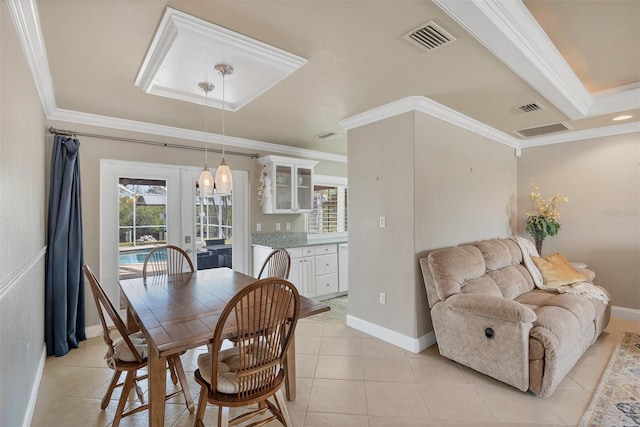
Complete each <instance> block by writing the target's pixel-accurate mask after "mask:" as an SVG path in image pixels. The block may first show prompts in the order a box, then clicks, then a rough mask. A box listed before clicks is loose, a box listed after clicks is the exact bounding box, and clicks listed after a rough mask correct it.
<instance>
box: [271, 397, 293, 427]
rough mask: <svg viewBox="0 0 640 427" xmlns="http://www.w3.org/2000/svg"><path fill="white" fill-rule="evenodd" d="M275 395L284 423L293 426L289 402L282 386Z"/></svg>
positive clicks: (286, 425) (287, 426)
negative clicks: (288, 406) (288, 407)
mask: <svg viewBox="0 0 640 427" xmlns="http://www.w3.org/2000/svg"><path fill="white" fill-rule="evenodd" d="M274 397H275V399H276V404H277V405H278V407H279V408H280V412H281V413H282V416H283V417H284V420H283V423H284V425H285V427H293V423H292V422H291V416H290V415H289V410H288V409H287V402H286V401H285V398H284V394H283V393H282V388H281V389H280V390H278V391H277V392H276V394H275V396H274Z"/></svg>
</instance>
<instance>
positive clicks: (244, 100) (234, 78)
mask: <svg viewBox="0 0 640 427" xmlns="http://www.w3.org/2000/svg"><path fill="white" fill-rule="evenodd" d="M306 62H307V60H306V59H304V58H301V57H299V56H296V55H294V54H291V53H289V52H286V51H284V50H282V49H279V48H276V47H273V46H270V45H268V44H266V43H263V42H260V41H258V40H255V39H252V38H250V37H246V36H244V35H242V34H238V33H235V32H233V31H230V30H228V29H226V28H223V27H220V26H218V25H215V24H212V23H211V22H208V21H205V20H202V19H200V18H196V17H194V16H191V15H188V14H186V13H183V12H180V11H177V10H175V9H171V8H167V10H166V11H165V14H164V16H163V18H162V21H161V22H160V25H159V27H158V30H157V31H156V34H155V36H154V38H153V41H152V43H151V46H150V48H149V50H148V52H147V55H146V57H145V59H144V62H143V64H142V67H141V68H140V71H139V72H138V76H137V78H136V82H135V84H136V85H137V86H140V87H141V88H143V89H144V90H145V92H147V93H151V94H154V95H159V96H164V97H168V98H173V99H178V100H181V101H187V102H192V103H197V104H204V103H205V94H204V92H203V91H202V90H201V89H200V88H199V87H198V83H199V82H203V81H207V82H210V83H213V84H214V85H215V89H214V90H213V91H212V92H210V93H209V99H208V103H209V105H210V106H212V107H217V108H222V98H223V93H222V92H223V90H222V89H223V84H222V83H223V82H222V75H221V74H219V73H218V72H217V71H216V70H215V68H214V67H215V66H216V65H217V64H227V65H230V66H231V67H233V73H232V74H230V75H227V76H226V77H225V82H224V89H225V90H224V92H225V93H224V98H225V108H226V109H227V110H230V111H237V110H239V109H240V108H242V107H243V106H245V105H247V104H248V103H249V102H251V101H252V100H253V99H255V98H257V97H258V96H260V94H262V93H264V92H266V91H267V90H269V88H271V87H272V86H274V85H276V84H277V83H279V82H280V81H282V80H284V79H285V78H287V77H288V76H289V75H290V74H292V73H293V72H294V71H296V70H297V69H298V68H300V67H301V66H302V65H304V64H305V63H306Z"/></svg>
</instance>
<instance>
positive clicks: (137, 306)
mask: <svg viewBox="0 0 640 427" xmlns="http://www.w3.org/2000/svg"><path fill="white" fill-rule="evenodd" d="M255 280H256V279H255V278H253V277H251V276H248V275H246V274H243V273H239V272H237V271H233V270H231V269H229V268H214V269H210V270H198V271H197V272H193V273H180V274H171V275H161V276H152V277H148V278H147V279H146V281H145V280H143V279H142V278H135V279H127V280H120V288H121V289H122V292H123V293H124V296H125V297H126V299H127V323H128V327H129V329H130V331H131V332H133V331H134V330H138V329H140V330H142V332H143V333H144V335H145V336H146V338H147V342H148V345H149V352H148V353H149V354H148V361H149V365H148V372H149V396H148V400H149V426H152V427H162V426H164V412H165V395H166V365H167V357H168V356H172V355H176V354H181V353H182V352H184V351H186V350H189V349H192V348H195V347H199V346H202V345H206V344H209V343H211V342H212V341H213V331H214V329H215V327H216V324H217V322H218V318H219V317H220V314H221V312H222V310H223V309H224V307H225V306H226V305H227V303H228V302H229V301H230V300H231V298H232V297H233V296H234V295H235V294H236V293H237V292H238V291H239V290H240V289H242V288H243V287H245V286H247V285H249V284H250V283H252V282H254V281H255ZM328 310H329V306H328V305H326V304H324V303H321V302H318V301H315V300H312V299H310V298H307V297H303V296H300V316H299V317H300V318H304V317H308V316H312V315H314V314H318V313H322V312H325V311H328ZM223 338H233V335H232V330H231V329H230V331H229V336H228V337H224V336H223ZM284 369H285V371H286V378H285V396H286V398H287V399H288V400H295V398H296V366H295V337H294V339H293V340H292V342H291V345H290V346H289V349H288V351H287V362H286V365H285V366H284Z"/></svg>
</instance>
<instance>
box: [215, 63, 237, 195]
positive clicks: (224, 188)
mask: <svg viewBox="0 0 640 427" xmlns="http://www.w3.org/2000/svg"><path fill="white" fill-rule="evenodd" d="M215 69H216V70H217V71H218V72H219V73H220V74H222V161H221V162H220V166H218V169H216V192H217V193H218V194H220V195H222V196H224V195H227V194H231V191H232V190H233V178H232V177H231V169H230V168H229V166H227V162H225V161H224V140H225V132H224V109H225V105H224V101H225V93H224V78H225V76H227V75H229V74H233V68H232V67H231V66H230V65H226V64H218V65H216V66H215Z"/></svg>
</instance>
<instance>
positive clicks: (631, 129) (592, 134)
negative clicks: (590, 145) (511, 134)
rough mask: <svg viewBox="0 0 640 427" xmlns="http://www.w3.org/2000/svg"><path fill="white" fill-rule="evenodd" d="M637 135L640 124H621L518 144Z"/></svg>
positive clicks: (530, 145) (555, 142)
mask: <svg viewBox="0 0 640 427" xmlns="http://www.w3.org/2000/svg"><path fill="white" fill-rule="evenodd" d="M628 133H637V134H638V137H639V138H640V122H632V123H623V124H617V125H611V126H602V127H599V128H593V129H583V130H574V131H571V132H563V133H559V134H556V135H548V136H540V137H537V138H529V139H526V140H522V141H521V142H520V144H521V147H522V148H523V149H524V148H530V147H539V146H542V145H551V144H561V143H563V142H572V141H582V140H586V139H591V138H602V137H607V136H615V135H624V134H628Z"/></svg>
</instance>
